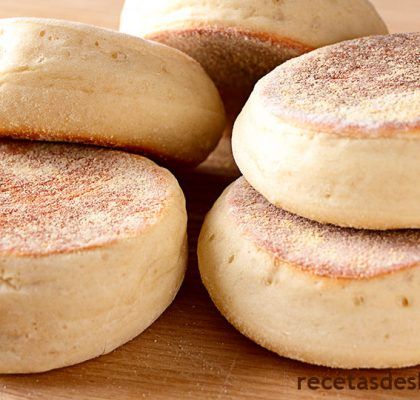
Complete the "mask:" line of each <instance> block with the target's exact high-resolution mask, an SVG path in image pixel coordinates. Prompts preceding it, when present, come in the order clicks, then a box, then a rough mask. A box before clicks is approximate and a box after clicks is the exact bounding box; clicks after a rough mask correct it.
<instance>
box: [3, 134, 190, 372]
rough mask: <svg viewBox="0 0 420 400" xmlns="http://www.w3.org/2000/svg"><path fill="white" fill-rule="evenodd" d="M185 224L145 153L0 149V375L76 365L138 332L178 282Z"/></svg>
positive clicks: (169, 182) (172, 186)
mask: <svg viewBox="0 0 420 400" xmlns="http://www.w3.org/2000/svg"><path fill="white" fill-rule="evenodd" d="M186 220H187V217H186V211H185V200H184V196H183V193H182V191H181V189H180V187H179V186H178V183H177V181H176V179H175V178H174V177H173V175H171V174H170V173H169V172H168V171H167V170H165V169H163V168H160V167H158V166H157V165H156V164H154V163H153V162H152V161H149V160H148V159H146V158H143V157H140V156H136V155H131V154H128V153H123V152H118V151H114V150H109V149H97V148H94V147H87V146H86V147H81V146H77V145H60V144H42V143H25V142H19V141H10V142H8V141H2V142H0V221H1V223H0V353H1V357H0V373H28V372H41V371H47V370H50V369H53V368H59V367H64V366H67V365H72V364H75V363H79V362H82V361H85V360H88V359H90V358H93V357H97V356H100V355H102V354H105V353H108V352H110V351H111V350H113V349H115V348H116V347H118V346H120V345H122V344H123V343H125V342H127V341H128V340H130V339H132V338H134V337H135V336H137V335H138V334H140V333H141V332H142V331H143V330H145V329H146V328H147V327H148V326H149V325H150V324H151V323H152V322H153V321H154V320H155V319H156V318H158V317H159V315H160V314H161V313H162V312H163V311H164V310H165V309H166V307H167V306H168V305H169V304H170V303H171V302H172V300H173V298H174V296H175V294H176V293H177V291H178V288H179V286H180V285H181V282H182V279H183V276H184V270H185V266H186V259H187V242H186ZM157 248H159V252H156V249H157Z"/></svg>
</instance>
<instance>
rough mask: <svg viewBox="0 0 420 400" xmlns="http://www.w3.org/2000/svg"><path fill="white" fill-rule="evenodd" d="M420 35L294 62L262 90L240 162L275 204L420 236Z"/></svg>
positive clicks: (249, 113)
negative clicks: (419, 230)
mask: <svg viewBox="0 0 420 400" xmlns="http://www.w3.org/2000/svg"><path fill="white" fill-rule="evenodd" d="M419 48H420V34H419V33H411V34H395V35H386V36H376V37H370V38H362V39H357V40H354V41H347V42H343V43H339V44H337V45H333V46H329V47H325V48H323V49H319V50H316V51H314V52H312V53H310V54H306V55H304V56H302V57H299V58H297V59H294V60H291V61H288V62H287V63H285V64H284V65H282V66H280V67H278V68H277V69H276V70H274V71H273V72H272V73H270V74H269V75H267V76H266V77H264V78H263V79H262V80H261V81H260V82H259V83H258V84H257V85H256V87H255V90H254V92H253V93H252V95H251V97H250V99H249V101H248V103H247V104H246V106H245V107H244V110H243V111H242V113H241V115H240V116H239V117H238V119H237V121H236V123H235V126H234V129H233V139H232V140H233V143H232V144H233V154H234V157H235V160H236V162H237V164H238V167H239V169H240V170H241V172H242V173H243V175H244V176H245V178H246V179H247V180H248V182H249V183H250V184H251V185H252V186H253V187H254V188H255V189H256V190H257V191H258V192H260V193H261V194H263V195H264V196H265V197H266V198H267V199H268V200H269V201H270V202H271V203H273V204H275V205H276V206H279V207H282V208H284V209H286V210H288V211H290V212H293V213H296V214H298V215H301V216H303V217H306V218H309V219H313V220H316V221H319V222H324V223H331V224H335V225H339V226H343V227H355V228H366V229H400V228H420V157H419V154H420V86H419V82H420V68H419Z"/></svg>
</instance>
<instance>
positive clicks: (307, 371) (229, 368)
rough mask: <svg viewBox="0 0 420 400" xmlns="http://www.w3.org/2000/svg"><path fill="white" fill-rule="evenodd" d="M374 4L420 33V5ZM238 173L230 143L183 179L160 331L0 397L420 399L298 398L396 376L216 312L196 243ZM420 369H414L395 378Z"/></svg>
mask: <svg viewBox="0 0 420 400" xmlns="http://www.w3.org/2000/svg"><path fill="white" fill-rule="evenodd" d="M150 1H153V0H150ZM348 1H352V0H348ZM373 2H374V3H375V5H376V6H377V8H378V10H379V11H380V13H381V14H382V16H383V17H384V19H385V20H386V21H387V23H388V25H389V27H390V29H391V31H393V32H397V31H402V32H404V31H414V30H420V0H398V1H397V0H374V1H373ZM121 7H122V0H54V1H50V0H0V17H13V16H38V17H54V18H64V19H70V20H76V21H81V22H87V23H92V24H95V25H101V26H106V27H110V28H117V26H118V17H119V12H120V9H121ZM235 173H236V171H235V169H234V168H232V163H231V161H230V159H229V142H228V140H226V139H225V140H224V141H223V143H222V145H221V147H220V148H219V150H218V153H217V154H216V155H214V156H213V157H212V158H211V160H210V161H209V162H207V163H206V165H205V166H203V167H201V168H200V169H199V170H198V171H194V172H191V173H188V174H186V173H183V174H180V175H179V178H180V181H181V185H182V186H183V188H184V190H185V192H186V196H187V200H188V207H189V214H190V227H189V235H190V262H189V269H188V273H187V278H186V280H185V283H184V285H183V287H182V289H181V291H180V293H179V295H178V296H177V298H176V300H175V302H174V303H173V305H172V306H171V307H170V308H169V309H168V310H167V311H166V312H165V313H164V314H163V316H162V317H161V318H160V319H159V320H158V321H157V322H156V323H155V324H153V326H151V327H150V328H149V329H148V330H147V331H146V332H144V333H143V334H142V335H141V336H140V337H138V338H137V339H135V340H133V341H131V342H130V343H128V344H126V345H125V346H123V347H121V348H119V349H118V350H116V351H114V352H113V353H111V354H109V355H106V356H103V357H100V358H98V359H96V360H93V361H89V362H86V363H84V364H81V365H77V366H74V367H70V368H65V369H61V370H57V371H53V372H49V373H45V374H38V375H25V376H0V400H16V399H118V400H120V399H133V400H134V399H136V400H137V399H143V398H145V399H183V400H184V399H253V400H254V399H255V400H256V399H273V400H274V399H276V400H278V399H283V398H285V399H300V398H305V399H318V398H342V399H365V398H369V399H411V398H412V399H415V398H420V391H419V390H417V391H408V390H406V391H399V390H394V391H392V392H391V391H386V390H382V391H375V392H374V391H370V392H368V393H367V392H364V391H353V390H347V391H337V390H334V391H327V390H323V391H319V390H309V389H305V390H301V391H299V390H298V389H297V387H298V377H311V376H317V377H320V378H322V377H327V376H331V377H337V376H343V377H346V376H348V375H353V376H356V377H374V376H376V377H378V378H381V377H385V376H386V375H387V374H388V372H389V371H352V372H349V371H341V370H330V369H327V368H318V367H313V366H310V365H306V364H303V363H299V362H295V361H291V360H288V359H285V358H281V357H278V356H276V355H274V354H272V353H270V352H269V351H266V350H264V349H263V348H261V347H259V346H257V345H256V344H254V343H252V342H251V341H249V340H247V339H246V338H245V337H243V336H242V335H240V334H239V333H238V332H236V331H235V329H233V328H232V327H231V326H230V325H229V324H228V323H227V322H226V321H225V320H224V318H223V317H222V316H221V315H220V314H219V313H218V312H217V310H216V309H215V307H214V306H213V304H212V303H211V301H210V300H209V298H208V296H207V293H206V291H205V290H204V288H203V286H202V285H201V282H200V279H199V276H198V273H197V258H196V255H195V249H196V239H197V235H198V232H199V229H200V226H201V223H202V220H203V217H204V215H205V213H206V212H207V211H208V210H209V208H210V207H211V205H212V203H213V202H214V200H215V199H216V198H217V197H218V195H219V194H220V193H221V191H222V190H223V189H224V188H225V187H226V186H227V185H228V183H230V182H231V181H232V180H233V179H234V176H235ZM419 334H420V333H419ZM0 357H1V354H0ZM419 372H420V368H410V369H404V370H397V371H393V374H394V376H402V377H408V376H412V375H413V376H417V374H418V373H419Z"/></svg>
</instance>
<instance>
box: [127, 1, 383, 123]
mask: <svg viewBox="0 0 420 400" xmlns="http://www.w3.org/2000/svg"><path fill="white" fill-rule="evenodd" d="M120 29H121V30H122V31H123V32H127V33H130V34H133V35H138V36H141V37H145V38H148V39H152V40H156V41H158V42H161V43H164V44H167V45H169V46H172V47H176V48H177V49H180V50H182V51H184V52H185V53H187V54H189V55H190V56H192V57H193V58H195V59H196V60H198V61H199V62H200V63H201V64H202V65H203V66H204V68H205V69H206V70H207V72H208V73H209V75H210V76H211V77H212V78H213V80H214V81H215V82H216V85H217V86H218V87H219V89H220V91H221V93H222V97H223V99H224V101H225V104H226V107H227V111H228V113H229V114H231V115H232V116H235V115H237V113H238V112H239V111H240V109H241V108H242V106H243V104H244V103H245V101H246V99H247V98H248V96H249V94H250V93H251V91H252V88H253V86H254V84H255V83H256V82H257V80H258V79H259V78H261V77H263V76H264V75H266V74H267V73H268V72H270V71H271V70H272V69H273V68H275V67H276V66H277V65H279V64H281V63H282V62H284V61H285V60H287V59H289V58H292V57H296V56H298V55H300V54H302V53H305V52H307V51H310V50H313V49H314V48H317V47H321V46H325V45H327V44H331V43H335V42H339V41H342V40H346V39H353V38H356V37H361V36H366V35H372V34H384V33H387V29H386V26H385V24H384V23H383V21H382V20H381V18H380V17H379V15H378V14H377V12H376V11H375V9H374V8H373V7H372V5H371V4H370V3H369V2H368V1H366V0H352V1H348V0H282V1H272V0H213V1H208V0H154V1H149V0H126V2H125V6H124V9H123V12H122V16H121V25H120Z"/></svg>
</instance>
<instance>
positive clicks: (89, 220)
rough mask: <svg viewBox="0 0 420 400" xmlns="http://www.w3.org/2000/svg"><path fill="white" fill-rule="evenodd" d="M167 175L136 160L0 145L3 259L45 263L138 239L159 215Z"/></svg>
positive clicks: (56, 147) (62, 148) (100, 152)
mask: <svg viewBox="0 0 420 400" xmlns="http://www.w3.org/2000/svg"><path fill="white" fill-rule="evenodd" d="M169 185H170V181H169V173H168V172H167V171H166V170H163V169H162V168H159V167H158V166H157V165H155V164H154V163H153V162H151V161H149V160H147V159H145V158H143V157H139V156H135V155H131V154H127V153H123V152H118V151H112V150H106V149H99V148H93V147H83V146H77V145H61V144H45V143H30V142H20V141H0V221H1V224H0V255H1V254H3V255H8V254H13V255H15V256H42V255H49V254H52V253H65V252H71V251H78V250H81V249H87V248H94V247H98V246H103V245H104V244H107V243H111V242H114V241H116V240H119V239H123V238H127V237H131V236H134V235H138V234H140V233H141V232H142V231H144V230H145V229H146V228H147V227H148V226H150V225H151V224H153V223H154V222H155V221H156V220H157V219H158V218H159V215H161V213H162V212H163V210H164V206H165V201H166V200H167V198H168V196H169V195H170V193H169Z"/></svg>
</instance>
